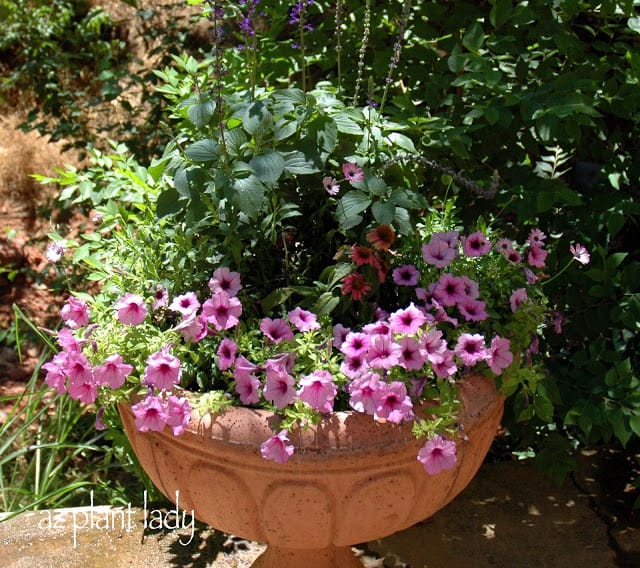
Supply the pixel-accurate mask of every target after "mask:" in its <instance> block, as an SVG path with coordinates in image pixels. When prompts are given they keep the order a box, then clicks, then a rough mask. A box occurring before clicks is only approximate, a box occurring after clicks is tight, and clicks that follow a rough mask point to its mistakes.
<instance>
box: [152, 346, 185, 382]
mask: <svg viewBox="0 0 640 568" xmlns="http://www.w3.org/2000/svg"><path fill="white" fill-rule="evenodd" d="M146 363H147V366H146V368H145V370H144V381H143V382H144V384H145V385H150V386H154V387H156V388H158V389H160V390H168V389H171V388H173V387H174V386H175V385H177V384H178V383H179V382H180V375H181V374H182V369H181V368H180V359H178V358H177V357H176V356H174V355H172V354H171V353H169V351H168V350H167V349H162V350H160V351H156V352H155V353H152V354H151V355H149V357H147V361H146Z"/></svg>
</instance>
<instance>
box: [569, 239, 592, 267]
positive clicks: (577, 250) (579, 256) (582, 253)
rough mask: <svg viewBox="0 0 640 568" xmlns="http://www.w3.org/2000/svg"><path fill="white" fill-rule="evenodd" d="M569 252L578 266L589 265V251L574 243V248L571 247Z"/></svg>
mask: <svg viewBox="0 0 640 568" xmlns="http://www.w3.org/2000/svg"><path fill="white" fill-rule="evenodd" d="M569 250H570V251H571V254H572V256H573V258H575V259H576V260H577V261H578V262H579V263H580V264H589V262H590V261H591V255H590V254H589V251H588V250H587V249H586V248H585V247H584V246H582V245H581V244H580V243H576V244H575V246H574V245H571V246H570V247H569Z"/></svg>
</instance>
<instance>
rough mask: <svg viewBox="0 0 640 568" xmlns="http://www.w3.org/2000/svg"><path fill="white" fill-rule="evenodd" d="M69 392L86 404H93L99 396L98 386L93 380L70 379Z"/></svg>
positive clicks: (71, 395) (72, 396)
mask: <svg viewBox="0 0 640 568" xmlns="http://www.w3.org/2000/svg"><path fill="white" fill-rule="evenodd" d="M67 393H68V394H69V396H70V397H71V398H75V399H76V400H79V401H80V402H82V403H84V404H93V403H94V402H95V400H96V398H98V387H97V386H96V384H95V383H94V382H93V380H91V379H89V380H83V379H80V380H69V386H68V387H67Z"/></svg>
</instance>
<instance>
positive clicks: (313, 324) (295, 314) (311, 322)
mask: <svg viewBox="0 0 640 568" xmlns="http://www.w3.org/2000/svg"><path fill="white" fill-rule="evenodd" d="M287 318H288V319H289V321H290V322H291V323H292V324H293V326H294V327H295V328H296V329H297V330H298V331H312V330H314V329H320V324H319V323H318V318H317V317H316V314H314V313H312V312H310V311H308V310H303V309H302V308H301V307H300V306H296V307H295V308H294V309H293V310H291V311H290V312H289V313H288V314H287Z"/></svg>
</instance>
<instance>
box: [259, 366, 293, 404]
mask: <svg viewBox="0 0 640 568" xmlns="http://www.w3.org/2000/svg"><path fill="white" fill-rule="evenodd" d="M295 384H296V380H295V379H294V378H293V377H292V376H291V375H290V374H289V373H287V372H286V371H285V370H284V369H282V368H270V369H267V378H266V381H265V385H264V389H263V390H262V394H263V395H264V398H265V399H266V400H268V401H270V402H273V404H275V405H276V406H277V407H278V408H285V407H286V406H289V405H290V404H291V403H292V402H293V401H294V400H295V399H296V390H295V388H294V387H295Z"/></svg>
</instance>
